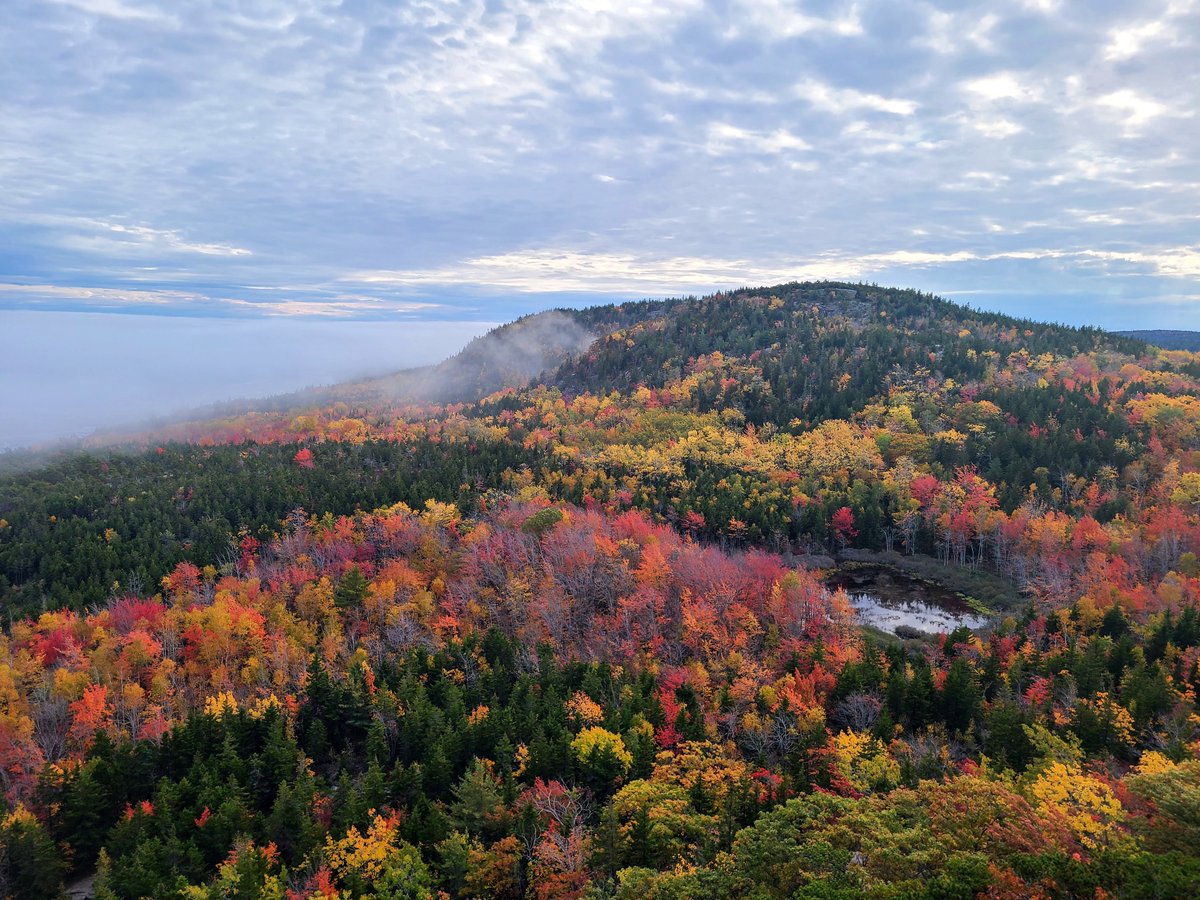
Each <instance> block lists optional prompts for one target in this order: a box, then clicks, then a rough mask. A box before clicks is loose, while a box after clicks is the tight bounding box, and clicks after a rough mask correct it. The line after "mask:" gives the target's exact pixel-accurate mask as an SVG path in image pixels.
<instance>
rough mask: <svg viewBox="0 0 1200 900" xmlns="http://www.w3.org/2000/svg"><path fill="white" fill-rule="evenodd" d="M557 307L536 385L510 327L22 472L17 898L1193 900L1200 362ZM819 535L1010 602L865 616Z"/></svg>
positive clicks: (6, 695)
mask: <svg viewBox="0 0 1200 900" xmlns="http://www.w3.org/2000/svg"><path fill="white" fill-rule="evenodd" d="M571 316H575V318H574V319H573V320H571V321H572V322H573V323H574V324H573V326H572V327H573V328H575V329H576V330H575V331H571V332H570V333H569V334H566V335H565V336H563V337H562V338H561V340H557V342H556V343H554V345H553V347H551V348H550V349H549V350H548V351H547V355H546V359H547V360H549V363H548V364H551V365H552V368H551V369H550V370H549V371H547V372H545V373H543V374H542V375H541V376H540V377H539V378H536V379H533V381H532V383H527V382H529V380H530V379H529V376H530V375H531V374H532V373H531V371H529V370H530V368H531V365H524V366H517V365H514V366H511V367H508V368H505V367H504V366H500V367H497V366H496V365H495V364H494V363H493V362H489V360H494V359H498V358H500V357H499V356H497V355H495V354H492V355H491V356H489V352H490V351H489V347H492V348H493V349H494V347H495V346H496V345H495V342H496V341H500V340H504V341H508V342H509V343H510V344H511V343H512V341H513V340H514V337H513V334H511V333H508V332H506V331H505V330H504V329H501V330H500V331H499V332H497V333H495V335H493V336H489V338H485V339H484V340H483V342H481V343H478V344H477V345H474V346H473V347H472V348H469V350H468V351H467V352H466V353H465V354H464V356H463V357H462V359H460V360H459V362H458V363H457V364H456V365H458V366H459V367H458V368H454V367H450V368H447V369H445V370H443V374H445V373H447V372H449V373H451V374H453V373H458V375H455V377H454V378H447V380H446V381H444V383H443V385H444V391H443V394H444V395H443V396H441V397H439V398H438V399H439V401H440V402H438V403H436V404H433V403H426V404H417V403H413V402H411V401H410V400H408V399H403V400H402V399H399V398H398V397H396V396H391V397H389V396H387V394H386V392H384V391H383V390H382V388H381V387H380V385H379V384H375V385H370V386H364V385H361V384H360V385H356V386H352V387H351V388H347V390H346V395H345V397H342V398H338V397H336V396H333V395H331V396H330V397H327V398H323V399H322V401H321V402H320V403H319V404H315V405H313V404H309V405H301V406H298V407H294V408H286V409H285V408H279V409H273V410H266V411H260V412H256V413H246V414H242V415H234V416H230V417H227V418H224V419H221V420H213V421H206V422H196V423H187V424H182V425H179V426H175V427H172V428H170V429H166V430H165V431H160V432H158V433H156V434H150V435H139V436H130V437H129V440H128V441H127V442H126V443H125V444H124V445H123V446H122V447H120V448H117V447H105V448H102V449H97V450H95V451H94V452H89V453H70V454H61V455H59V456H57V457H55V458H52V459H48V460H43V461H39V460H35V461H33V462H32V463H30V462H29V461H27V460H21V461H20V462H22V465H21V466H20V467H18V466H17V465H16V464H15V463H16V462H18V461H17V460H11V461H9V462H8V465H7V467H6V470H5V471H4V472H2V473H0V599H2V600H3V602H4V604H5V609H6V612H7V614H8V615H7V621H6V622H5V626H6V627H5V629H4V633H3V635H2V636H0V788H2V790H3V796H4V809H3V812H2V815H0V894H3V895H5V896H16V897H46V896H53V895H54V893H55V892H56V891H57V890H58V889H59V886H60V885H61V884H62V883H63V881H64V879H67V880H69V879H70V878H71V877H75V876H78V875H81V874H86V873H91V872H98V878H97V882H96V891H97V896H99V897H105V898H110V897H111V898H115V897H119V898H125V897H129V898H137V897H143V896H148V897H259V896H262V897H281V898H282V897H295V898H309V897H335V896H337V897H372V896H373V897H393V896H395V897H432V896H436V895H437V894H438V892H444V893H445V894H446V895H447V896H450V897H512V898H523V897H561V896H566V897H583V896H588V897H603V896H611V897H638V898H653V897H662V898H667V897H671V898H674V897H679V898H684V897H687V898H693V897H714V898H716V897H754V898H764V897H776V896H778V897H834V896H837V897H850V896H879V897H894V896H930V897H933V896H937V897H946V896H954V897H960V896H961V897H974V896H990V897H1008V896H1011V897H1059V896H1079V897H1084V896H1086V897H1095V896H1104V895H1112V896H1122V897H1186V896H1192V895H1194V893H1195V885H1196V884H1197V883H1200V856H1198V855H1197V846H1198V845H1197V840H1198V838H1200V819H1198V817H1197V812H1196V810H1197V809H1198V808H1200V762H1197V759H1198V758H1200V718H1198V717H1197V707H1196V692H1197V690H1198V689H1200V612H1198V608H1200V563H1198V561H1197V553H1200V359H1198V358H1197V357H1196V356H1194V355H1193V354H1191V353H1188V352H1185V351H1165V350H1159V349H1155V348H1152V347H1149V346H1148V345H1146V344H1144V343H1141V342H1139V341H1136V340H1132V339H1128V338H1120V337H1115V336H1111V335H1106V334H1104V333H1102V332H1099V331H1095V330H1091V329H1073V328H1066V327H1059V326H1047V325H1039V324H1035V323H1031V322H1025V321H1018V320H1013V319H1009V318H1006V317H1003V316H998V315H993V314H986V313H980V312H976V311H973V310H970V309H967V308H963V307H958V306H955V305H953V304H950V303H947V302H945V301H942V300H939V299H937V298H934V297H930V296H928V295H924V294H919V293H916V292H911V291H897V290H888V289H882V288H878V287H876V286H874V285H848V284H791V285H782V286H778V287H775V288H771V289H763V290H744V291H738V292H733V293H729V294H720V295H716V296H713V297H707V298H703V299H694V298H692V299H687V300H674V301H665V302H653V303H651V302H647V303H641V304H626V305H623V306H618V307H599V308H596V309H594V310H589V311H585V312H582V313H569V312H562V313H559V317H560V318H558V319H555V320H554V321H555V322H557V323H559V324H560V325H561V323H562V322H563V321H564V320H568V319H570V318H571ZM518 324H519V332H518V334H519V333H522V332H526V333H528V332H530V330H531V329H532V331H533V332H536V333H537V334H543V332H544V330H545V329H544V328H542V330H540V331H539V330H538V328H541V327H542V326H544V325H545V322H542V323H541V325H535V324H530V323H529V322H528V321H526V322H524V323H518ZM585 333H586V334H589V335H599V338H598V339H597V340H596V341H595V342H594V343H590V344H588V343H587V342H586V341H583V342H582V343H580V339H579V335H580V334H585ZM506 335H507V336H506ZM489 341H492V342H493V343H491V344H489ZM573 342H574V343H573ZM576 344H577V345H578V346H583V347H584V348H585V349H583V350H582V352H572V347H575V349H578V347H576V346H575V345H576ZM447 365H449V364H447ZM510 370H511V371H510ZM469 372H474V373H475V374H474V375H473V376H471V377H467V375H465V374H463V373H469ZM459 375H461V376H462V377H461V378H460V377H458V376H459ZM509 376H512V377H511V378H510V377H509ZM518 376H519V377H518ZM496 387H500V388H501V389H499V390H495V388H496ZM829 554H838V555H842V556H854V555H856V558H860V559H861V558H867V559H871V560H874V561H876V563H879V562H881V561H882V562H884V563H887V564H890V565H895V566H899V567H902V568H906V569H907V570H909V571H920V572H921V573H922V574H923V575H925V576H926V577H934V578H936V579H937V580H940V581H942V582H943V583H945V584H947V585H953V586H956V587H959V588H960V589H966V590H974V587H972V586H975V585H995V584H1003V585H1006V586H1007V588H1006V589H1005V590H1003V591H1001V590H996V591H994V592H993V593H992V594H990V595H984V594H982V593H980V595H979V596H982V597H984V600H978V599H977V600H973V601H972V602H974V604H975V606H976V608H977V610H978V611H979V612H980V613H981V614H984V615H986V617H987V620H988V625H987V626H986V627H984V628H982V629H979V630H977V631H972V630H970V629H968V628H965V627H964V628H959V629H957V630H955V631H953V632H951V633H949V634H942V635H921V634H919V633H918V634H914V635H910V636H908V637H907V638H906V639H899V638H896V637H895V636H894V635H882V634H873V635H872V634H871V633H868V632H864V630H863V629H862V628H861V627H860V626H859V622H858V621H857V620H856V618H855V615H854V612H853V609H852V607H851V605H850V603H849V600H848V598H847V596H846V595H845V593H844V592H841V591H831V590H830V589H829V588H827V587H826V586H825V582H824V581H823V579H822V577H821V575H820V573H818V572H815V571H813V570H811V569H808V568H806V567H804V566H803V565H800V564H799V563H801V562H812V561H814V560H819V559H820V558H821V557H822V556H825V555H829ZM963 586H965V588H964V587H963ZM985 600H986V603H985V602H984V601H985ZM989 604H990V606H991V608H986V607H987V606H988V605H989Z"/></svg>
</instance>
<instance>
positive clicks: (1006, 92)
mask: <svg viewBox="0 0 1200 900" xmlns="http://www.w3.org/2000/svg"><path fill="white" fill-rule="evenodd" d="M964 87H965V88H966V90H967V91H968V92H969V93H971V94H974V95H976V96H977V97H979V98H980V99H982V100H986V101H989V102H996V101H998V100H1016V101H1019V102H1022V103H1028V102H1032V101H1036V100H1040V99H1041V96H1042V92H1041V89H1040V88H1037V87H1034V86H1032V85H1029V84H1025V83H1023V82H1022V81H1021V80H1020V79H1019V78H1017V76H1016V75H1014V74H1013V73H1012V72H996V73H995V74H993V75H987V76H985V77H983V78H975V79H973V80H971V81H968V82H967V83H966V84H965V85H964Z"/></svg>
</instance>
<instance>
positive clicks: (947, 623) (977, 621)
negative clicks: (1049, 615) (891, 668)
mask: <svg viewBox="0 0 1200 900" xmlns="http://www.w3.org/2000/svg"><path fill="white" fill-rule="evenodd" d="M825 584H826V585H827V586H828V587H829V588H830V590H837V589H839V588H841V589H842V590H844V591H845V592H846V593H847V594H848V595H849V596H850V602H851V604H852V605H853V606H854V609H855V610H856V611H857V612H858V616H859V618H860V619H862V621H863V622H864V623H865V624H867V625H873V626H874V627H876V628H878V629H880V630H881V631H887V632H890V633H892V634H895V633H896V629H897V628H899V627H900V626H902V625H906V626H908V627H909V628H915V629H917V630H918V631H924V632H927V633H929V634H939V633H941V632H949V631H953V630H954V629H955V628H958V627H959V626H960V625H966V626H967V627H968V628H971V629H977V628H982V627H983V626H984V625H986V624H987V623H988V618H987V616H981V615H979V614H978V613H977V612H975V611H974V610H972V609H971V607H970V606H968V605H967V604H966V603H965V602H964V601H963V599H962V598H961V597H959V596H958V595H957V594H955V593H954V592H953V591H950V590H947V589H946V588H942V587H938V586H937V585H932V584H926V583H925V582H923V581H918V580H917V579H915V578H909V577H908V576H906V575H903V574H901V573H900V572H897V571H895V570H894V569H888V568H885V567H883V566H854V567H852V568H844V569H836V570H834V572H833V574H832V575H830V577H829V578H828V579H827V580H826V582H825Z"/></svg>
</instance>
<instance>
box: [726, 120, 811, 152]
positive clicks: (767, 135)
mask: <svg viewBox="0 0 1200 900" xmlns="http://www.w3.org/2000/svg"><path fill="white" fill-rule="evenodd" d="M704 149H705V152H706V153H708V154H709V155H710V156H728V155H731V154H735V153H743V152H747V151H749V152H758V153H770V154H777V153H788V152H792V151H800V150H810V149H812V148H811V146H810V145H809V143H808V141H806V140H804V138H802V137H799V136H797V135H794V134H792V133H791V132H790V131H787V130H786V129H783V128H777V129H775V130H774V131H749V130H747V129H745V128H738V127H737V126H736V125H730V124H728V123H726V122H714V123H712V124H710V125H709V126H708V140H707V142H706V143H705V145H704Z"/></svg>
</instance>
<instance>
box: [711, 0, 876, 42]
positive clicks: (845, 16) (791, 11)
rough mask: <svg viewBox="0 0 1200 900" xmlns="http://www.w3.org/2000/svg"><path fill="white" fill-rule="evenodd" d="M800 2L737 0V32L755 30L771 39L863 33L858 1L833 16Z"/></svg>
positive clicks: (757, 33) (733, 30)
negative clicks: (814, 12) (810, 11)
mask: <svg viewBox="0 0 1200 900" xmlns="http://www.w3.org/2000/svg"><path fill="white" fill-rule="evenodd" d="M801 6H802V4H801V3H800V2H790V0H735V3H734V4H733V15H732V16H731V19H733V20H734V23H735V24H733V25H732V26H731V29H730V30H731V31H732V32H733V33H735V34H747V33H750V34H754V35H755V36H757V37H761V38H764V39H766V40H769V41H777V40H784V39H787V38H794V37H800V36H802V35H806V34H812V33H818V34H834V35H838V36H839V37H856V36H858V35H860V34H862V33H863V24H862V19H861V18H860V16H859V13H858V6H857V4H851V5H850V6H849V7H848V8H846V9H845V11H844V12H842V14H841V15H837V16H834V17H832V18H823V17H821V16H813V15H809V14H808V13H806V12H804V11H803V10H802V9H801Z"/></svg>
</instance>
